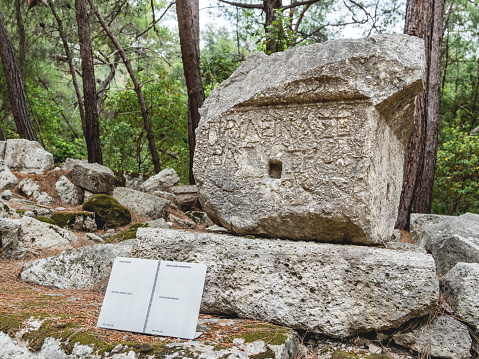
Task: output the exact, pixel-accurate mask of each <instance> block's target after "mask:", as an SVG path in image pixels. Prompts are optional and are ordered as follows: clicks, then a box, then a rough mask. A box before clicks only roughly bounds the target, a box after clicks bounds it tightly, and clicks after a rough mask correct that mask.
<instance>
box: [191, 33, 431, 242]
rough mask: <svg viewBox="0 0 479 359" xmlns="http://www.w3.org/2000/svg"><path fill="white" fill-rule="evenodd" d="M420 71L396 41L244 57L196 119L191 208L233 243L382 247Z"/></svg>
mask: <svg viewBox="0 0 479 359" xmlns="http://www.w3.org/2000/svg"><path fill="white" fill-rule="evenodd" d="M423 72H424V46H423V41H422V40H421V39H418V38H417V37H411V36H407V35H375V36H372V37H370V38H366V39H356V40H335V41H329V42H325V43H322V44H315V45H311V46H305V47H298V48H295V49H291V50H287V51H284V52H281V53H275V54H272V55H271V56H267V55H265V54H262V53H256V54H250V56H249V57H248V59H247V60H246V62H245V63H243V65H241V66H240V67H239V68H238V69H237V70H236V71H235V73H234V74H233V75H232V76H231V77H230V78H229V79H228V80H226V81H225V82H223V83H222V84H221V85H220V86H218V87H217V88H215V90H213V91H212V93H211V94H210V96H209V97H208V99H207V100H206V101H205V103H204V105H203V107H202V108H201V121H200V123H199V125H198V128H197V129H196V140H197V143H196V150H195V158H194V168H193V170H194V175H195V179H196V183H197V185H198V196H199V200H200V202H201V205H202V207H203V209H204V210H205V211H206V212H207V214H208V216H209V217H210V218H211V219H212V220H213V222H215V223H216V224H217V225H220V226H222V227H224V228H226V229H228V230H229V231H231V232H233V233H236V234H239V235H247V234H253V235H265V236H270V237H279V238H287V239H297V240H318V241H324V242H350V243H351V242H352V243H360V244H377V243H382V242H384V241H388V240H389V238H390V237H391V235H392V231H393V229H394V222H395V218H396V216H397V208H398V204H399V196H400V192H401V187H402V170H403V157H404V152H403V151H404V143H405V141H406V139H407V138H408V136H409V134H410V132H411V130H412V127H413V123H414V99H415V96H416V94H417V93H418V92H419V91H421V89H422V77H423ZM392 164H393V165H392Z"/></svg>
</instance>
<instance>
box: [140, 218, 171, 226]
mask: <svg viewBox="0 0 479 359" xmlns="http://www.w3.org/2000/svg"><path fill="white" fill-rule="evenodd" d="M146 224H147V225H148V227H150V228H164V229H170V228H171V225H169V224H168V222H166V221H165V220H164V219H163V218H158V219H155V220H153V221H148V222H146Z"/></svg>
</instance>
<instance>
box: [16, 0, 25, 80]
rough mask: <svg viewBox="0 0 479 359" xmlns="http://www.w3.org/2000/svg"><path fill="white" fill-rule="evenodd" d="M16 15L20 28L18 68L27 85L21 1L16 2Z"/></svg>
mask: <svg viewBox="0 0 479 359" xmlns="http://www.w3.org/2000/svg"><path fill="white" fill-rule="evenodd" d="M15 15H16V19H17V27H18V68H19V70H20V74H21V76H22V80H23V83H25V72H26V71H25V42H26V36H25V26H24V25H23V19H22V7H21V1H20V0H15Z"/></svg>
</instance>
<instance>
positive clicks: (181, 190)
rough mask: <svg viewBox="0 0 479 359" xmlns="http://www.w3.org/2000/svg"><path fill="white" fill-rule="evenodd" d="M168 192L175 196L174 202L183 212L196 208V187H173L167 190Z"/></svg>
mask: <svg viewBox="0 0 479 359" xmlns="http://www.w3.org/2000/svg"><path fill="white" fill-rule="evenodd" d="M168 192H169V193H171V194H173V195H175V197H176V201H175V202H176V203H178V205H180V207H181V208H182V209H183V210H186V209H190V208H192V207H194V206H196V203H197V202H198V187H197V186H196V185H191V184H190V185H184V186H173V187H170V188H168Z"/></svg>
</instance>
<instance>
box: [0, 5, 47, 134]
mask: <svg viewBox="0 0 479 359" xmlns="http://www.w3.org/2000/svg"><path fill="white" fill-rule="evenodd" d="M0 57H1V59H2V65H3V72H4V73H5V79H6V81H7V88H8V94H9V98H10V105H11V106H12V114H13V119H14V120H15V124H16V126H17V132H18V134H19V136H20V138H26V139H27V140H30V141H38V139H37V134H36V133H35V130H34V128H33V124H32V121H31V120H30V114H29V113H28V107H27V101H26V99H25V91H24V89H25V85H24V83H23V80H22V76H21V74H20V71H19V69H18V65H17V59H16V58H15V52H14V51H13V45H12V41H11V39H10V36H9V35H8V31H7V26H6V24H5V20H4V18H3V14H2V12H1V11H0Z"/></svg>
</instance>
